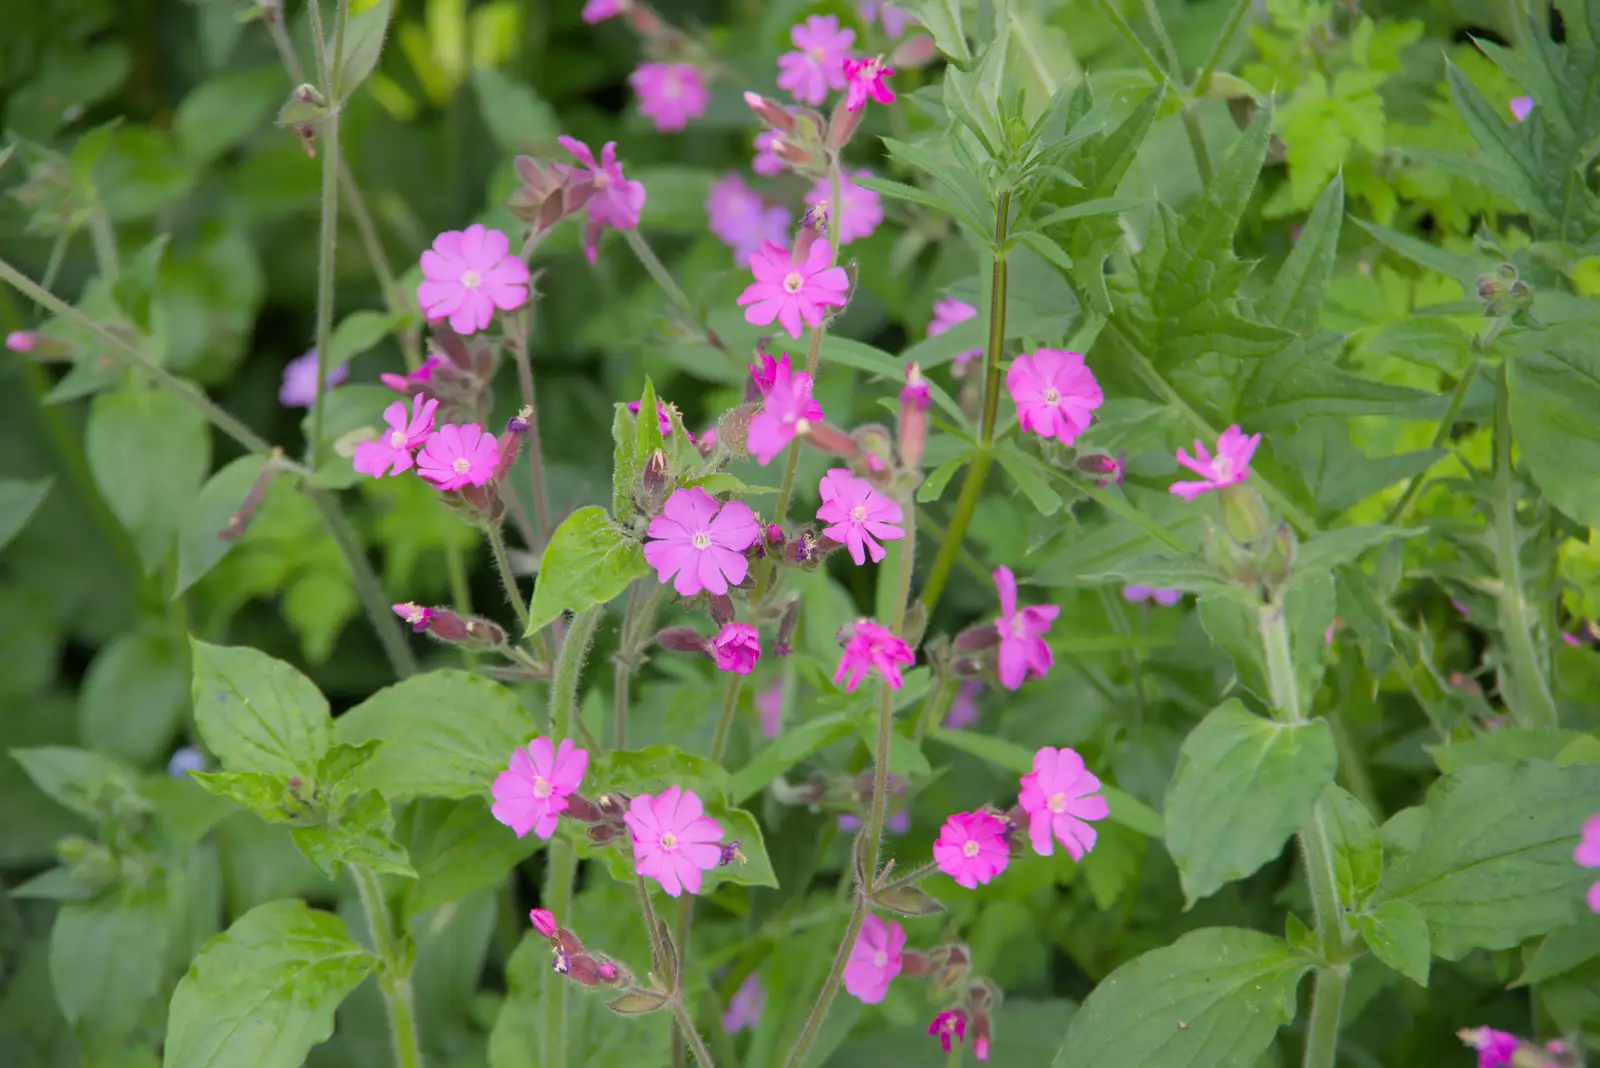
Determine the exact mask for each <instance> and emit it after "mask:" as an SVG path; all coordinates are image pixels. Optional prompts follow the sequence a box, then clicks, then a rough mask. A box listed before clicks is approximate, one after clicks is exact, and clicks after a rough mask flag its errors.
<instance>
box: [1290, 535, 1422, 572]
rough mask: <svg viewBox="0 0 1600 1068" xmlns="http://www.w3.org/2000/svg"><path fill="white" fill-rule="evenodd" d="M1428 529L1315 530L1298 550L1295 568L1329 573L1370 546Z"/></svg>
mask: <svg viewBox="0 0 1600 1068" xmlns="http://www.w3.org/2000/svg"><path fill="white" fill-rule="evenodd" d="M1424 533H1426V531H1424V530H1422V529H1420V528H1411V527H1386V526H1371V527H1340V528H1339V529H1338V530H1324V531H1320V532H1318V533H1316V534H1313V535H1312V536H1311V537H1310V538H1309V539H1307V540H1306V541H1305V542H1304V543H1303V544H1302V545H1301V546H1300V548H1299V550H1298V551H1297V552H1296V553H1295V558H1294V569H1295V571H1296V572H1298V573H1301V574H1307V573H1319V574H1327V573H1329V572H1331V571H1332V570H1333V569H1334V568H1336V567H1338V566H1340V565H1341V564H1348V563H1352V562H1353V561H1354V560H1355V559H1356V558H1357V557H1359V556H1360V555H1361V554H1362V553H1364V552H1366V551H1367V550H1368V549H1375V548H1377V547H1378V546H1380V545H1388V544H1389V543H1390V542H1393V541H1398V540H1402V539H1405V538H1414V537H1416V536H1417V535H1419V534H1424Z"/></svg>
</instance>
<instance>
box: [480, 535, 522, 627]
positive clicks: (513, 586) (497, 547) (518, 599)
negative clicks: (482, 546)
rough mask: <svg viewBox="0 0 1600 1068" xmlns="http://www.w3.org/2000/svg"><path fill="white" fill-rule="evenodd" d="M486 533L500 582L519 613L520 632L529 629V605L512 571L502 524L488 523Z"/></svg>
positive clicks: (512, 605)
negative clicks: (501, 531)
mask: <svg viewBox="0 0 1600 1068" xmlns="http://www.w3.org/2000/svg"><path fill="white" fill-rule="evenodd" d="M484 533H485V534H487V535H488V536H489V550H490V551H491V552H493V553H494V566H495V568H496V569H497V570H498V571H499V572H500V584H501V585H503V586H504V587H505V588H506V599H507V600H509V601H510V602H511V607H512V609H514V610H515V611H516V613H517V629H518V631H519V632H521V631H525V630H527V629H528V605H527V602H525V601H524V600H523V599H522V590H521V589H520V588H519V587H518V586H517V576H516V575H514V574H512V572H511V561H510V560H509V559H508V558H507V557H506V540H505V538H504V537H503V536H502V535H501V533H500V524H499V523H490V524H488V525H487V526H485V527H484Z"/></svg>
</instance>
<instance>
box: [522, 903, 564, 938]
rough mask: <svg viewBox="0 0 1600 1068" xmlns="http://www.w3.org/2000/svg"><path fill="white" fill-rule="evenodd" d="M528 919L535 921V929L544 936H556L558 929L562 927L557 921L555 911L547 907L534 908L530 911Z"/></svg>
mask: <svg viewBox="0 0 1600 1068" xmlns="http://www.w3.org/2000/svg"><path fill="white" fill-rule="evenodd" d="M528 919H529V920H531V921H532V922H533V929H534V930H535V931H538V932H539V934H540V936H541V937H544V938H553V937H555V933H556V931H558V930H560V929H561V925H560V924H558V923H556V917H555V913H553V912H550V911H549V910H547V909H534V910H533V911H531V912H529V913H528Z"/></svg>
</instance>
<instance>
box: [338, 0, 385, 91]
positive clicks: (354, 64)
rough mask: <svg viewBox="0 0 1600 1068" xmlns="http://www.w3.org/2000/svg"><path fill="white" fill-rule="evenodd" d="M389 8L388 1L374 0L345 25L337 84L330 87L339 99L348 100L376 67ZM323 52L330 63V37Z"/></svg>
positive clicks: (381, 52) (380, 52) (381, 51)
mask: <svg viewBox="0 0 1600 1068" xmlns="http://www.w3.org/2000/svg"><path fill="white" fill-rule="evenodd" d="M389 7H390V4H389V0H378V2H377V3H376V4H373V5H372V6H371V7H369V8H367V9H366V10H365V11H363V12H361V14H359V15H356V16H354V17H352V18H351V19H350V20H349V21H348V22H347V23H346V24H345V28H344V48H343V50H342V51H341V53H340V55H341V61H340V64H339V84H338V85H336V86H334V94H333V95H334V96H335V97H336V98H338V99H339V100H348V99H350V94H351V93H353V92H355V91H356V88H357V87H358V86H360V84H361V83H362V82H364V81H366V79H367V75H369V74H371V73H372V72H373V70H374V69H375V68H376V67H377V65H378V59H379V57H380V56H382V55H383V36H384V34H385V33H387V32H388V29H389ZM327 51H328V61H329V62H330V63H331V62H333V55H334V51H333V42H332V41H331V40H330V41H329V42H328V49H327ZM330 103H331V101H330Z"/></svg>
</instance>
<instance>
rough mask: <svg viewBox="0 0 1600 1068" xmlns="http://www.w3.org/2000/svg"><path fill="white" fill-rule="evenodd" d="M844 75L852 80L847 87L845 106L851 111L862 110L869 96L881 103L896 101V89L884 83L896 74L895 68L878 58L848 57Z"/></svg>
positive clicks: (845, 62)
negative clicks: (887, 65)
mask: <svg viewBox="0 0 1600 1068" xmlns="http://www.w3.org/2000/svg"><path fill="white" fill-rule="evenodd" d="M844 76H845V77H846V78H848V79H849V80H850V84H849V86H848V87H847V88H846V89H845V95H844V106H845V108H846V109H848V110H850V111H860V110H861V109H862V108H863V107H865V106H866V103H867V97H869V96H870V97H871V98H872V99H874V100H876V101H877V102H878V103H880V104H892V103H894V90H893V89H890V88H889V87H888V86H887V85H886V84H884V79H885V78H889V77H893V76H894V68H893V67H886V66H884V65H883V62H882V61H881V60H878V59H870V58H869V59H847V60H845V61H844Z"/></svg>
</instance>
